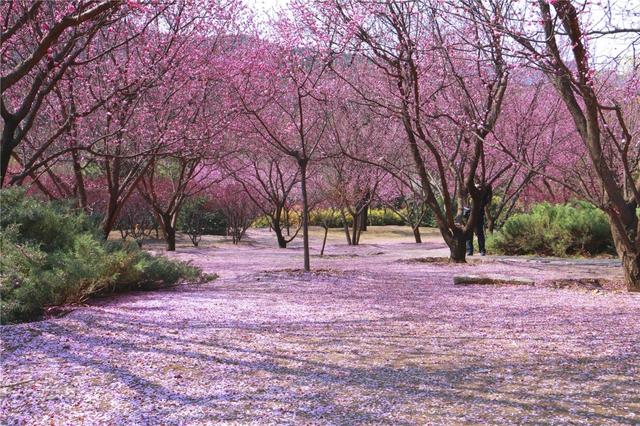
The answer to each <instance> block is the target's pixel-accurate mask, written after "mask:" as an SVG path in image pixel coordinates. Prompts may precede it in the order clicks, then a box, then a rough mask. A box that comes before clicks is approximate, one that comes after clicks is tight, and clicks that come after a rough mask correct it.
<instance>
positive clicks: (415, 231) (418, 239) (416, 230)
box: [413, 226, 422, 244]
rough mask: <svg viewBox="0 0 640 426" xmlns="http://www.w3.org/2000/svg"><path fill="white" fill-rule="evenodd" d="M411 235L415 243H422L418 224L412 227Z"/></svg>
mask: <svg viewBox="0 0 640 426" xmlns="http://www.w3.org/2000/svg"><path fill="white" fill-rule="evenodd" d="M413 237H414V238H415V239H416V243H417V244H421V243H422V236H421V235H420V226H416V227H413Z"/></svg>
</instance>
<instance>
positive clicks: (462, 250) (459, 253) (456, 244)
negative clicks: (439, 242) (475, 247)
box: [447, 232, 467, 263]
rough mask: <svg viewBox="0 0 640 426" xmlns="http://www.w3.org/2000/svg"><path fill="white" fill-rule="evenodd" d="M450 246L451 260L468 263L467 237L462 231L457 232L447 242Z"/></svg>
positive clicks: (452, 261)
mask: <svg viewBox="0 0 640 426" xmlns="http://www.w3.org/2000/svg"><path fill="white" fill-rule="evenodd" d="M447 245H448V246H449V252H450V254H449V262H451V263H466V262H467V260H466V255H467V239H466V238H465V237H464V234H463V233H462V232H455V233H454V235H453V238H451V240H450V241H448V242H447Z"/></svg>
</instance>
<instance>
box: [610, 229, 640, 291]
mask: <svg viewBox="0 0 640 426" xmlns="http://www.w3.org/2000/svg"><path fill="white" fill-rule="evenodd" d="M609 221H610V223H611V235H612V236H613V242H614V244H615V247H616V251H617V252H618V257H619V258H620V259H621V260H622V269H623V270H624V281H625V284H626V286H627V290H628V291H633V292H640V253H635V252H633V251H632V250H629V247H628V245H627V244H625V242H624V240H625V236H623V235H621V233H620V232H619V230H618V228H617V227H616V226H615V225H614V224H613V221H612V219H611V218H610V219H609ZM636 226H637V224H636Z"/></svg>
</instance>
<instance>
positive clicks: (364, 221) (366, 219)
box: [360, 204, 369, 231]
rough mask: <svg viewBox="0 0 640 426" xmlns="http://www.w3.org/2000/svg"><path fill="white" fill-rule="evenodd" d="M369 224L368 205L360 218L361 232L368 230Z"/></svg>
mask: <svg viewBox="0 0 640 426" xmlns="http://www.w3.org/2000/svg"><path fill="white" fill-rule="evenodd" d="M368 222H369V205H368V204H367V205H366V206H365V207H364V209H362V213H361V216H360V231H366V230H367V223H368Z"/></svg>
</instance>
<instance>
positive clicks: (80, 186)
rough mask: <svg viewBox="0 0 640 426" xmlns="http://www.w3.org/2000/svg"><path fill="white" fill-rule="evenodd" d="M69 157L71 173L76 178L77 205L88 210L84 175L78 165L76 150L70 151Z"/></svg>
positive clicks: (78, 158)
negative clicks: (71, 166)
mask: <svg viewBox="0 0 640 426" xmlns="http://www.w3.org/2000/svg"><path fill="white" fill-rule="evenodd" d="M71 158H72V159H73V175H74V176H75V179H76V192H77V195H78V205H79V207H80V208H81V209H83V210H84V211H85V212H89V203H88V202H87V190H86V188H85V186H84V175H83V173H82V166H81V165H80V157H79V156H78V151H77V150H75V149H74V150H73V151H71Z"/></svg>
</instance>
